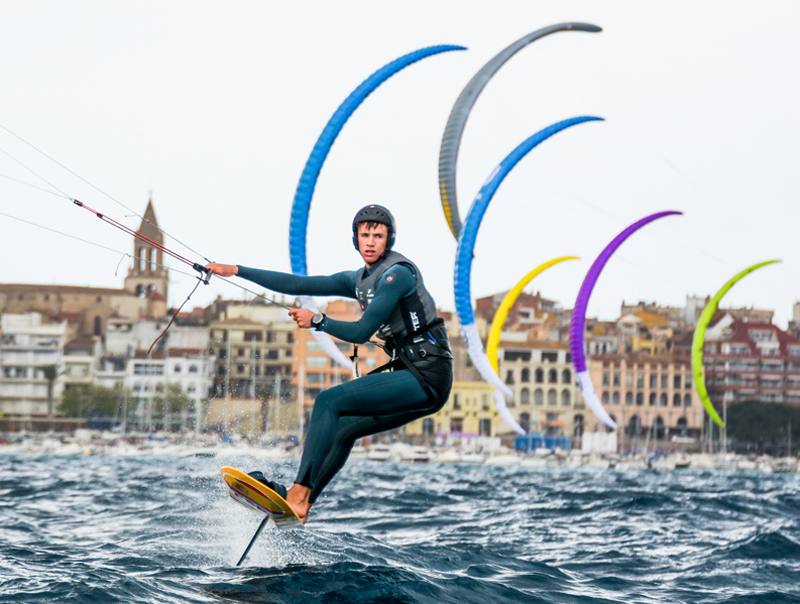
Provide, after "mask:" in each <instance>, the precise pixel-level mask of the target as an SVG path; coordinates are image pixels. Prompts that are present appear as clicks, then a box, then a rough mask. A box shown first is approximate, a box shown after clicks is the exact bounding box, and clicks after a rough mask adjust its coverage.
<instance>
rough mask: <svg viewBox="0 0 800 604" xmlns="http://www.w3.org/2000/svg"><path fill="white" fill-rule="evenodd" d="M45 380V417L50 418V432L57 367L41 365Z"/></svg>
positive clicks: (57, 373)
mask: <svg viewBox="0 0 800 604" xmlns="http://www.w3.org/2000/svg"><path fill="white" fill-rule="evenodd" d="M40 369H41V370H42V373H44V379H46V380H47V417H49V418H50V430H52V429H53V386H54V385H55V381H56V380H57V379H58V375H59V371H58V365H42V366H41V367H40Z"/></svg>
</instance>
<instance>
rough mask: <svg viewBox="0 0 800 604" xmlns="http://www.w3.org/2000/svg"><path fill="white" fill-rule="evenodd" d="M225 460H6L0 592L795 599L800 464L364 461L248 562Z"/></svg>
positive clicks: (143, 601) (201, 597)
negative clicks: (721, 466) (741, 468)
mask: <svg viewBox="0 0 800 604" xmlns="http://www.w3.org/2000/svg"><path fill="white" fill-rule="evenodd" d="M222 465H233V466H237V467H240V468H242V469H244V470H247V471H249V470H253V469H260V470H262V471H264V472H265V474H267V475H269V476H275V477H277V478H279V479H281V480H285V481H286V482H287V483H289V482H291V477H292V476H293V470H294V467H293V464H292V463H290V462H287V461H256V460H253V459H249V458H242V459H229V458H228V459H225V460H224V463H223V460H216V459H213V458H212V459H201V458H167V457H164V458H157V457H149V458H123V457H110V456H109V457H107V456H99V455H98V456H55V455H51V456H47V455H33V454H25V455H22V454H17V455H0V602H23V603H26V604H33V603H37V602H48V603H49V602H82V603H94V602H103V603H105V602H110V603H114V602H122V603H127V602H131V603H134V602H135V603H137V604H156V603H159V604H160V603H171V602H182V603H185V602H190V603H191V602H278V603H287V604H288V603H291V604H294V603H301V602H302V603H307V602H342V603H350V602H354V603H359V602H376V603H377V602H380V603H382V604H392V603H406V602H407V603H412V602H425V603H431V604H434V603H437V604H438V603H441V602H444V603H457V604H466V603H471V602H477V603H481V604H493V603H505V602H508V603H512V602H513V603H518V602H548V603H549V602H556V603H561V602H565V603H571V602H575V603H577V602H581V603H584V602H626V603H636V602H648V603H650V602H659V603H660V602H697V603H700V602H728V603H737V604H739V603H746V602H753V603H760V604H764V603H771V602H800V521H799V519H800V494H799V493H798V489H799V488H800V480H799V476H798V474H773V475H770V474H760V473H752V474H745V473H733V472H730V473H725V472H720V471H700V470H691V469H690V470H686V471H675V472H667V471H654V470H641V471H625V472H620V471H616V470H613V469H607V470H598V469H594V470H591V469H560V468H541V469H540V468H523V467H519V466H517V467H497V466H482V465H466V464H465V465H460V464H432V463H431V464H402V463H388V462H386V463H381V462H373V461H367V460H360V461H352V462H349V463H348V464H347V466H346V467H345V469H344V470H343V471H342V472H341V473H340V475H339V476H338V477H337V478H336V479H334V481H333V482H332V483H331V485H330V486H329V488H328V490H327V491H326V493H325V494H324V495H323V497H322V498H321V499H320V500H319V501H318V502H317V505H316V506H315V507H314V508H313V509H312V512H311V517H310V518H311V519H310V521H309V524H308V525H307V526H306V527H305V528H302V529H292V530H278V529H276V528H274V527H271V526H270V527H267V528H266V529H265V530H264V532H263V533H262V534H261V536H260V537H259V539H258V541H257V542H256V544H255V546H254V547H253V549H252V551H251V553H250V555H249V557H248V558H247V560H246V561H245V563H244V564H243V565H242V566H241V567H238V568H237V567H236V566H235V564H236V561H237V560H238V558H239V556H240V555H241V553H242V552H243V551H244V548H245V547H246V545H247V543H248V541H249V540H250V537H251V536H252V534H253V533H254V532H255V529H256V527H257V526H258V523H259V518H258V517H257V516H256V515H255V514H254V513H252V512H250V511H248V510H247V509H245V508H244V507H242V506H240V505H239V504H237V503H235V502H234V501H233V500H232V499H230V498H229V497H228V496H227V494H226V493H225V491H224V488H223V485H222V482H221V479H220V475H219V468H220V466H222Z"/></svg>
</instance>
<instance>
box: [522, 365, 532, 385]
mask: <svg viewBox="0 0 800 604" xmlns="http://www.w3.org/2000/svg"><path fill="white" fill-rule="evenodd" d="M519 381H520V382H530V381H531V370H530V369H528V368H527V367H523V369H522V375H521V376H520V378H519Z"/></svg>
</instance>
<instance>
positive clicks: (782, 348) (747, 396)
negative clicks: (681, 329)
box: [703, 313, 800, 409]
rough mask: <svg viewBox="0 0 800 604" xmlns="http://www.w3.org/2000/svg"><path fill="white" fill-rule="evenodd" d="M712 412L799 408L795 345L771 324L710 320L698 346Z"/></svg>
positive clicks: (799, 365) (798, 347)
mask: <svg viewBox="0 0 800 604" xmlns="http://www.w3.org/2000/svg"><path fill="white" fill-rule="evenodd" d="M703 367H704V371H705V382H706V388H707V389H708V394H709V397H710V398H711V402H712V403H714V406H715V407H717V408H718V409H719V408H721V407H722V405H723V403H728V404H731V403H738V402H742V401H748V400H757V401H762V402H774V403H789V404H792V405H800V341H798V339H797V338H796V337H794V336H793V335H791V334H790V333H788V332H786V331H783V330H782V329H780V328H778V327H777V326H775V325H773V324H772V323H764V322H758V323H756V322H746V321H742V320H740V319H737V318H735V317H734V316H733V315H732V314H730V313H720V314H718V315H715V317H714V321H713V322H712V324H711V325H710V326H709V328H708V330H707V332H706V338H705V343H704V345H703Z"/></svg>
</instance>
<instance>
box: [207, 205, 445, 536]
mask: <svg viewBox="0 0 800 604" xmlns="http://www.w3.org/2000/svg"><path fill="white" fill-rule="evenodd" d="M396 234H397V229H396V226H395V221H394V218H393V216H392V214H391V212H389V210H387V209H386V208H384V207H382V206H379V205H369V206H366V207H364V208H362V209H361V210H359V211H358V213H357V214H356V216H355V218H354V219H353V245H354V246H355V248H356V249H357V250H358V252H359V254H361V258H362V259H363V260H364V263H365V265H364V266H363V267H362V268H360V269H358V270H354V271H345V272H340V273H335V274H333V275H328V276H310V277H304V276H297V275H292V274H290V273H281V272H275V271H269V270H260V269H254V268H247V267H244V266H238V265H228V264H216V263H211V264H208V265H207V266H206V268H207V269H208V270H209V271H211V272H213V273H215V274H218V275H222V276H232V275H238V276H239V277H242V278H244V279H247V280H249V281H252V282H254V283H258V284H259V285H262V286H264V287H266V288H268V289H270V290H272V291H276V292H281V293H285V294H293V295H312V296H342V297H348V298H354V299H356V300H357V301H358V303H359V305H360V306H361V310H362V313H363V314H362V316H361V318H360V319H359V320H358V321H352V322H348V321H337V320H334V319H332V318H330V317H327V316H325V315H324V314H321V313H317V314H315V313H314V312H312V311H310V310H308V309H304V308H297V309H292V310H291V311H289V314H290V315H291V317H292V319H294V321H295V322H296V323H297V325H298V326H299V327H302V328H304V329H316V330H318V331H324V332H327V333H328V334H330V335H332V336H334V337H336V338H339V339H340V340H344V341H346V342H352V343H354V344H362V343H364V342H367V341H369V339H370V338H371V337H372V336H373V335H377V336H378V337H379V338H380V339H382V340H384V346H385V350H386V352H387V354H389V356H390V357H391V360H390V361H389V362H388V363H387V364H386V365H384V366H382V367H379V368H377V369H375V370H374V371H372V372H371V373H369V374H368V375H365V376H363V377H360V378H358V379H356V380H352V381H349V382H345V383H343V384H340V385H338V386H334V387H332V388H329V389H328V390H324V391H323V392H321V393H320V394H319V395H318V396H317V398H316V400H315V402H314V409H313V411H312V414H311V421H310V423H309V426H308V433H307V435H306V440H305V446H304V449H303V455H302V458H301V460H300V468H299V470H298V473H297V478H296V479H295V483H294V485H293V486H292V487H291V488H290V489H288V491H287V489H286V488H285V487H283V486H282V485H279V484H276V483H273V482H270V481H267V480H266V478H265V477H264V476H263V474H261V473H260V472H254V473H253V475H254V476H256V477H257V478H258V479H259V480H262V481H264V482H266V483H267V484H269V485H270V486H271V487H272V488H273V489H274V490H276V491H277V492H278V493H280V494H281V495H283V496H284V497H285V499H286V501H287V502H288V503H289V505H291V506H292V509H294V511H295V512H296V513H297V515H298V517H299V518H300V520H301V521H302V522H305V521H306V520H307V518H308V512H309V509H310V508H311V506H312V505H313V504H314V502H315V501H316V500H317V498H318V497H319V495H320V493H321V492H322V490H323V489H324V488H325V487H326V486H327V484H328V483H329V482H330V480H331V479H332V478H333V477H334V476H335V475H336V473H337V472H338V471H339V470H340V469H341V468H342V467H343V466H344V464H345V462H346V461H347V457H348V455H349V454H350V449H351V448H352V447H353V444H354V443H355V442H356V440H358V439H359V438H362V437H365V436H369V435H371V434H375V433H377V432H383V431H386V430H393V429H395V428H399V427H400V426H403V425H405V424H407V423H409V422H411V421H413V420H415V419H418V418H421V417H424V416H426V415H430V414H432V413H435V412H436V411H438V410H439V409H441V408H442V406H443V405H444V403H445V401H446V400H447V397H448V395H449V393H450V387H451V385H452V381H453V373H452V364H453V361H452V359H453V355H452V353H451V349H450V340H449V338H448V335H447V330H446V329H445V326H444V322H443V321H442V319H440V318H438V317H437V315H436V305H435V303H434V301H433V298H432V297H431V295H430V293H429V292H428V290H427V289H426V288H425V284H424V282H423V279H422V274H421V273H420V271H419V269H418V268H417V266H416V265H415V264H414V263H413V262H411V261H410V260H409V259H408V258H406V257H405V256H403V255H401V254H399V253H397V252H395V251H393V250H392V246H393V245H394V241H395V237H396ZM389 370H391V371H389Z"/></svg>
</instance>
